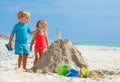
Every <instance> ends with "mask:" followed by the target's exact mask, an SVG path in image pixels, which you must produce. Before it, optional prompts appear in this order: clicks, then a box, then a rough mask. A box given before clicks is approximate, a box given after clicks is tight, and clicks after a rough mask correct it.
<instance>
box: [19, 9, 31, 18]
mask: <svg viewBox="0 0 120 82" xmlns="http://www.w3.org/2000/svg"><path fill="white" fill-rule="evenodd" d="M17 17H18V19H20V18H21V17H27V18H30V13H29V12H28V11H25V10H21V11H19V12H18V14H17Z"/></svg>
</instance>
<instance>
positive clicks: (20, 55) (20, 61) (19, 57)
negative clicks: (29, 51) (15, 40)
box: [18, 54, 22, 68]
mask: <svg viewBox="0 0 120 82" xmlns="http://www.w3.org/2000/svg"><path fill="white" fill-rule="evenodd" d="M21 63H22V54H19V56H18V68H20V67H21Z"/></svg>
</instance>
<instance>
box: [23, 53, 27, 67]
mask: <svg viewBox="0 0 120 82" xmlns="http://www.w3.org/2000/svg"><path fill="white" fill-rule="evenodd" d="M27 57H28V55H26V54H23V69H26V64H27Z"/></svg>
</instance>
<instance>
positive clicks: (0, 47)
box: [0, 40, 120, 82]
mask: <svg viewBox="0 0 120 82" xmlns="http://www.w3.org/2000/svg"><path fill="white" fill-rule="evenodd" d="M7 42H8V41H6V40H0V82H49V81H51V82H120V74H119V72H120V61H119V60H120V48H119V47H106V46H88V45H84V46H83V45H77V46H76V47H77V49H78V50H79V51H80V52H81V54H82V56H83V57H84V59H85V61H86V62H87V64H88V66H89V68H90V69H91V70H102V71H103V70H107V71H113V72H115V73H118V74H112V75H110V74H108V75H105V77H104V78H100V79H92V78H80V77H65V76H60V75H58V74H57V73H46V74H39V73H33V72H23V71H20V70H18V69H17V56H15V55H14V52H9V51H7V50H6V48H5V46H4V44H5V43H7ZM32 65H33V52H32V53H31V55H30V56H29V57H28V65H27V68H28V69H30V68H31V67H32Z"/></svg>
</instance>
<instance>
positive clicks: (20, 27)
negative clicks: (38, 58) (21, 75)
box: [8, 10, 32, 71]
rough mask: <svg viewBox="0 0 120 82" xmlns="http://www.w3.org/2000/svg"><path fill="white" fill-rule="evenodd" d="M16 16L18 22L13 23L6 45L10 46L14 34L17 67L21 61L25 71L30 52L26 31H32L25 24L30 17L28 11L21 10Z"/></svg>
mask: <svg viewBox="0 0 120 82" xmlns="http://www.w3.org/2000/svg"><path fill="white" fill-rule="evenodd" d="M17 17H18V20H19V22H18V23H17V24H15V25H14V28H13V30H12V33H11V35H10V39H9V42H8V47H11V44H12V40H13V37H14V35H15V54H17V55H18V68H20V67H21V63H22V62H23V69H24V70H25V71H26V64H27V57H28V55H29V53H30V52H29V49H28V44H27V39H28V37H27V33H29V34H31V33H32V32H31V30H30V28H29V26H28V25H27V24H26V23H27V22H28V19H29V18H30V13H29V12H28V11H25V10H21V11H19V12H18V14H17Z"/></svg>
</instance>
